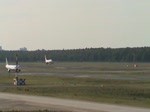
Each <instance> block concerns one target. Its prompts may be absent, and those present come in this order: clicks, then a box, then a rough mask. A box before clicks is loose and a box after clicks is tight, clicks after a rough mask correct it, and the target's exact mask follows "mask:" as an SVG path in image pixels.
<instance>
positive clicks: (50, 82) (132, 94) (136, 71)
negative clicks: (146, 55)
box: [0, 62, 150, 108]
mask: <svg viewBox="0 0 150 112" xmlns="http://www.w3.org/2000/svg"><path fill="white" fill-rule="evenodd" d="M130 65H132V63H131V64H130ZM130 65H129V66H130ZM138 65H139V67H138V68H133V67H131V68H127V67H126V63H90V62H89V63H57V65H56V64H54V65H51V66H46V65H43V66H42V65H41V63H30V64H29V63H24V66H25V70H24V71H27V70H28V72H29V73H31V75H20V76H19V78H25V79H26V82H27V85H26V86H11V85H12V82H13V80H12V79H13V78H14V75H8V74H6V73H5V74H1V77H2V78H0V86H1V88H0V91H1V92H10V93H18V94H29V95H40V96H50V97H59V98H68V99H78V100H87V101H93V102H101V103H112V104H119V105H130V106H140V107H148V108H150V80H124V79H99V78H88V77H80V78H79V77H65V76H63V77H62V76H47V75H44V74H42V73H44V72H48V73H63V74H64V73H66V74H67V73H68V74H70V73H78V74H87V73H88V74H99V75H101V74H103V73H109V74H112V75H113V74H120V75H137V76H139V75H141V74H142V75H146V76H148V75H150V72H149V66H150V64H148V63H140V64H138ZM31 66H34V67H33V69H31ZM0 69H1V68H0ZM2 70H3V69H2ZM33 70H35V71H36V73H38V72H40V73H41V75H36V74H34V75H32V72H33V73H34V71H33ZM6 85H7V86H8V87H7V86H6ZM3 86H6V87H3ZM10 86H11V87H10Z"/></svg>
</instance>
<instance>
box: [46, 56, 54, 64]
mask: <svg viewBox="0 0 150 112" xmlns="http://www.w3.org/2000/svg"><path fill="white" fill-rule="evenodd" d="M45 63H46V64H53V60H52V59H47V57H46V55H45Z"/></svg>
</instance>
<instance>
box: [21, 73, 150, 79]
mask: <svg viewBox="0 0 150 112" xmlns="http://www.w3.org/2000/svg"><path fill="white" fill-rule="evenodd" d="M19 75H41V76H64V77H80V78H88V77H89V78H100V79H124V80H150V75H128V74H127V75H126V74H123V75H121V74H108V73H107V74H70V73H68V74H67V73H19Z"/></svg>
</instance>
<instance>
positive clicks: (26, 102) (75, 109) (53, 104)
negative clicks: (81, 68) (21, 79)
mask: <svg viewBox="0 0 150 112" xmlns="http://www.w3.org/2000/svg"><path fill="white" fill-rule="evenodd" d="M0 104H1V106H0V110H59V111H60V110H61V111H65V112H150V109H148V108H138V107H129V106H118V105H111V104H102V103H94V102H87V101H79V100H70V99H59V98H52V97H42V96H29V95H17V94H10V93H0Z"/></svg>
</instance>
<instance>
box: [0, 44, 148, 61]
mask: <svg viewBox="0 0 150 112" xmlns="http://www.w3.org/2000/svg"><path fill="white" fill-rule="evenodd" d="M16 54H17V55H18V59H19V61H22V62H37V61H39V62H41V61H44V55H46V56H47V58H51V59H52V60H54V61H66V62H150V47H140V48H85V49H70V50H35V51H0V61H1V62H4V61H5V58H6V57H7V59H8V60H9V61H15V56H16Z"/></svg>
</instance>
